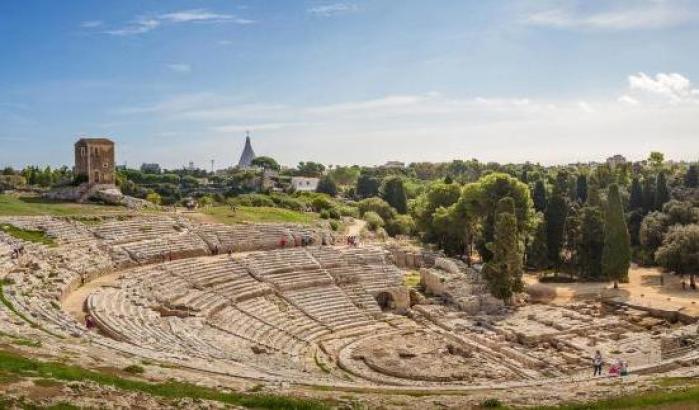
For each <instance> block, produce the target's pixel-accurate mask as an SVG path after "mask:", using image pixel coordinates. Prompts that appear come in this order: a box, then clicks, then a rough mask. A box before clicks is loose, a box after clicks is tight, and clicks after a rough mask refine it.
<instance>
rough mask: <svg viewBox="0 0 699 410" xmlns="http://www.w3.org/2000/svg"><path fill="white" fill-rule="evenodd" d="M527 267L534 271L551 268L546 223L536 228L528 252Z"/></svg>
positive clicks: (542, 220)
mask: <svg viewBox="0 0 699 410" xmlns="http://www.w3.org/2000/svg"><path fill="white" fill-rule="evenodd" d="M527 266H529V267H530V268H532V269H537V270H541V269H547V268H548V267H549V266H551V263H550V262H549V255H548V247H547V246H546V221H545V220H544V219H543V216H542V218H541V221H540V222H539V224H538V225H537V226H536V230H535V231H534V238H533V239H532V242H531V244H530V245H529V249H528V250H527Z"/></svg>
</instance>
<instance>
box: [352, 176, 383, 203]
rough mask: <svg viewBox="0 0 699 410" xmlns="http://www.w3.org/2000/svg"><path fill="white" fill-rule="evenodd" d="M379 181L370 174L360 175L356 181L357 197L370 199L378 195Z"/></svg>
mask: <svg viewBox="0 0 699 410" xmlns="http://www.w3.org/2000/svg"><path fill="white" fill-rule="evenodd" d="M379 185H380V184H379V180H378V179H377V178H376V177H375V176H373V175H370V174H366V173H362V174H360V175H359V179H357V196H358V197H359V198H362V199H363V198H371V197H373V196H377V195H378V194H379Z"/></svg>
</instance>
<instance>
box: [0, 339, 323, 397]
mask: <svg viewBox="0 0 699 410" xmlns="http://www.w3.org/2000/svg"><path fill="white" fill-rule="evenodd" d="M0 372H2V373H6V374H12V375H17V376H25V377H39V378H46V379H54V380H61V381H67V382H71V381H85V380H89V381H92V382H95V383H97V384H100V385H104V386H113V387H115V388H118V389H121V390H125V391H131V392H141V393H145V394H149V395H152V396H158V397H163V398H167V399H182V398H192V399H203V400H213V401H218V402H221V403H225V404H234V405H239V406H243V407H249V408H255V409H290V410H292V409H298V410H321V409H327V408H329V407H330V406H329V405H328V404H326V403H324V402H321V401H317V400H310V399H301V398H295V397H287V396H280V395H274V394H245V393H223V392H220V391H217V390H214V389H211V388H207V387H201V386H196V385H193V384H189V383H181V382H175V381H169V382H164V383H149V382H146V381H141V380H134V379H126V378H123V377H119V376H115V375H112V374H106V373H101V372H96V371H92V370H87V369H84V368H81V367H77V366H71V365H67V364H63V363H56V362H41V361H38V360H35V359H31V358H27V357H24V356H21V355H19V354H16V353H11V352H5V351H0ZM0 408H1V407H0Z"/></svg>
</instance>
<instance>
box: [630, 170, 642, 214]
mask: <svg viewBox="0 0 699 410" xmlns="http://www.w3.org/2000/svg"><path fill="white" fill-rule="evenodd" d="M636 209H643V187H641V181H640V180H639V179H638V177H633V180H632V181H631V193H630V196H629V210H630V211H634V210H636Z"/></svg>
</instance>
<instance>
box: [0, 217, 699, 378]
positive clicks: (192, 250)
mask: <svg viewBox="0 0 699 410" xmlns="http://www.w3.org/2000/svg"><path fill="white" fill-rule="evenodd" d="M0 223H7V224H12V225H14V226H17V227H19V228H22V229H31V230H40V231H42V232H44V233H45V234H46V235H48V236H49V237H51V238H53V239H54V240H55V242H56V244H57V246H55V247H51V246H46V245H39V244H35V243H27V242H22V241H19V240H17V239H15V238H12V237H10V236H8V235H6V234H3V233H0V275H1V276H2V277H3V278H4V280H5V283H6V285H5V286H4V293H5V297H6V299H7V300H8V301H9V303H11V304H12V306H13V307H14V308H15V309H16V310H17V311H18V312H20V313H21V314H22V315H23V316H24V317H26V318H30V320H32V321H33V322H35V323H37V324H38V325H40V326H41V327H42V328H44V329H46V330H48V331H50V332H51V334H52V335H56V336H59V337H63V338H65V339H58V338H57V339H55V340H53V343H56V344H60V343H73V341H74V340H76V339H77V340H80V341H83V342H84V344H85V345H86V346H88V349H94V350H93V351H97V352H99V351H105V352H107V351H109V352H122V353H126V354H128V355H131V356H136V357H140V358H143V359H148V360H156V361H159V362H165V363H169V364H172V365H180V366H185V367H186V368H188V369H194V370H197V371H203V372H212V373H215V374H225V375H231V376H236V377H244V378H251V379H255V380H262V381H287V382H303V383H306V384H319V385H336V384H343V385H346V384H355V385H361V386H366V385H370V386H419V387H430V386H440V387H444V386H451V387H454V388H459V387H464V388H466V387H473V386H489V385H492V384H493V383H498V384H502V383H504V384H505V385H507V383H527V382H531V383H536V382H538V381H541V380H548V379H552V378H554V379H555V378H557V377H570V376H571V375H577V374H581V373H584V374H587V372H588V370H589V369H588V368H589V363H590V359H591V357H592V354H594V351H595V350H600V351H602V352H603V354H604V355H605V357H608V358H615V357H621V358H624V359H625V360H627V361H628V362H629V363H630V365H631V367H632V371H636V372H639V373H640V372H652V371H656V370H658V369H667V368H668V366H672V365H678V363H679V364H681V363H695V362H696V360H697V359H698V355H697V349H696V347H697V326H696V324H686V325H682V324H679V323H671V321H668V320H665V319H662V318H657V317H654V316H653V315H652V314H651V313H650V312H646V311H640V310H636V309H632V308H629V307H620V306H614V305H605V304H602V303H600V302H599V301H586V302H575V303H574V304H571V305H568V306H552V305H544V304H524V305H522V306H505V305H503V304H502V303H501V302H499V301H497V300H495V299H493V298H492V297H491V296H490V295H489V294H488V292H487V288H486V287H485V285H484V283H483V280H482V278H481V277H480V273H479V272H478V270H476V269H473V268H470V267H467V266H466V265H465V264H463V263H461V262H459V261H456V260H453V259H449V258H445V257H443V256H440V255H438V254H434V253H430V252H426V251H420V250H415V249H409V250H406V249H401V248H397V247H390V248H389V249H388V250H387V249H384V248H382V247H379V246H366V247H361V248H354V247H348V246H320V244H322V243H333V242H334V238H333V233H332V232H329V231H325V230H323V229H317V228H310V227H307V226H300V225H281V224H251V225H236V226H226V225H217V224H201V223H196V222H193V221H191V220H189V219H185V218H180V217H177V216H162V215H157V214H153V215H145V214H133V215H118V216H111V217H103V218H96V219H89V218H84V219H80V218H77V219H71V218H54V217H3V218H0ZM309 237H310V238H313V240H312V245H310V246H300V244H301V243H302V242H303V241H302V238H309ZM339 242H341V241H338V243H339ZM282 244H284V245H285V246H284V247H282V246H281V245H282ZM18 245H22V246H24V249H25V251H24V253H23V254H22V255H21V256H20V257H19V258H13V257H12V256H11V253H12V249H14V248H15V247H16V246H18ZM297 245H298V246H297ZM412 269H419V270H420V284H419V286H418V287H417V288H408V287H406V286H405V284H404V274H405V272H406V271H407V270H412ZM105 278H108V279H109V280H108V281H106V282H104V284H103V285H102V286H97V287H95V288H94V289H91V290H90V291H89V293H88V294H87V295H86V296H85V300H84V308H85V312H84V313H89V314H90V315H91V316H92V317H93V318H94V321H95V323H96V326H97V329H98V331H88V329H87V328H86V327H85V325H84V323H83V321H82V320H81V318H80V317H76V316H75V314H74V313H69V312H68V311H66V310H64V308H63V304H64V302H65V301H66V300H68V299H69V298H71V297H72V295H73V294H74V292H75V290H76V289H78V288H80V287H82V286H84V285H86V284H90V283H91V282H92V281H95V280H98V279H100V280H106V279H105ZM11 317H12V313H11V312H9V311H6V310H4V309H3V310H0V319H1V320H0V331H3V332H13V333H17V332H21V328H22V326H26V324H24V323H23V322H22V320H20V319H18V318H16V317H15V318H11ZM18 329H19V330H18ZM73 344H74V343H73ZM94 354H98V353H93V355H94Z"/></svg>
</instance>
